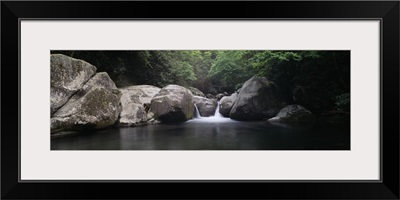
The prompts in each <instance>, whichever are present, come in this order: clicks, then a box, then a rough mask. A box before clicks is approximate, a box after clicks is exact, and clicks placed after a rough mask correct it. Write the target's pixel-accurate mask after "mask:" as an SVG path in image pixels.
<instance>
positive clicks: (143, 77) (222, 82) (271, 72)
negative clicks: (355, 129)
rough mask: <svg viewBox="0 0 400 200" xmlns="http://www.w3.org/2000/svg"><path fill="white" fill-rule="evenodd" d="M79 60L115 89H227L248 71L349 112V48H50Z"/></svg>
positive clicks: (294, 97) (314, 105)
mask: <svg viewBox="0 0 400 200" xmlns="http://www.w3.org/2000/svg"><path fill="white" fill-rule="evenodd" d="M51 53H52V54H64V55H67V56H70V57H73V58H77V59H82V60H85V61H87V62H89V63H91V64H93V65H95V66H96V67H97V69H98V71H99V72H101V71H104V72H107V73H108V74H109V76H110V77H111V78H112V80H114V82H115V84H116V85H117V87H124V86H129V85H141V84H147V85H154V86H158V87H164V86H166V85H168V84H177V85H182V86H185V87H188V86H191V87H195V88H198V89H199V90H201V91H202V92H203V93H204V94H214V95H215V94H218V93H222V92H227V93H232V92H234V91H237V90H238V89H240V88H241V86H242V85H243V83H244V82H245V81H246V80H248V79H249V78H251V77H252V76H254V75H258V76H263V77H266V78H267V79H268V80H270V81H273V82H274V84H275V85H276V87H278V88H279V89H280V90H281V91H285V92H284V93H285V95H286V98H287V102H288V103H297V104H300V105H304V106H306V107H307V108H308V109H310V110H311V111H312V112H313V113H316V114H318V113H323V112H331V111H335V112H337V111H340V112H341V111H345V112H347V111H349V110H350V51H259V50H257V51H253V50H224V51H217V50H181V51H167V50H163V51H52V52H51Z"/></svg>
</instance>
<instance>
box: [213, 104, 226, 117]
mask: <svg viewBox="0 0 400 200" xmlns="http://www.w3.org/2000/svg"><path fill="white" fill-rule="evenodd" d="M219 106H220V103H219V101H218V104H217V109H215V113H214V117H224V116H222V115H221V113H219Z"/></svg>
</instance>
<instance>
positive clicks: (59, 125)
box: [51, 88, 121, 133]
mask: <svg viewBox="0 0 400 200" xmlns="http://www.w3.org/2000/svg"><path fill="white" fill-rule="evenodd" d="M120 97H121V93H120V92H119V91H118V90H116V89H107V88H94V89H92V90H89V91H88V93H86V94H85V95H84V96H83V97H81V98H79V99H77V100H76V101H69V102H68V103H67V104H65V105H64V106H63V107H61V108H60V109H59V110H58V111H57V112H55V113H54V115H53V118H51V132H52V133H55V132H58V131H64V130H83V129H100V128H105V127H108V126H111V125H113V124H115V122H116V121H117V120H118V115H119V113H120V112H121V107H120V104H119V100H120Z"/></svg>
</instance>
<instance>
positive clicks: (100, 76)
mask: <svg viewBox="0 0 400 200" xmlns="http://www.w3.org/2000/svg"><path fill="white" fill-rule="evenodd" d="M95 88H106V89H112V90H117V87H116V86H115V83H114V81H113V80H112V79H111V78H110V76H108V74H107V72H99V73H96V74H95V75H94V76H93V77H92V78H91V79H89V81H88V82H86V84H85V85H84V86H83V87H82V88H81V89H80V90H78V92H76V93H75V94H74V95H73V96H72V97H71V98H70V99H69V100H68V102H71V101H76V100H78V99H79V98H82V97H83V96H84V95H86V94H87V93H88V92H90V91H91V90H93V89H95Z"/></svg>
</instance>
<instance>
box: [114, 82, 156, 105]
mask: <svg viewBox="0 0 400 200" xmlns="http://www.w3.org/2000/svg"><path fill="white" fill-rule="evenodd" d="M160 90H161V88H159V87H156V86H152V85H134V86H127V87H123V88H119V91H121V93H122V96H121V104H122V107H125V105H127V104H129V103H137V104H141V105H143V106H145V105H146V106H148V105H150V102H151V99H153V97H154V96H155V95H156V94H157V93H159V92H160Z"/></svg>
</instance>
